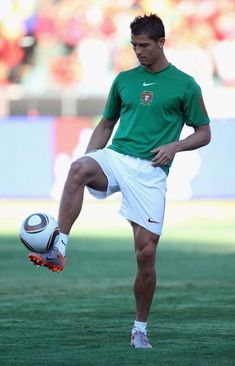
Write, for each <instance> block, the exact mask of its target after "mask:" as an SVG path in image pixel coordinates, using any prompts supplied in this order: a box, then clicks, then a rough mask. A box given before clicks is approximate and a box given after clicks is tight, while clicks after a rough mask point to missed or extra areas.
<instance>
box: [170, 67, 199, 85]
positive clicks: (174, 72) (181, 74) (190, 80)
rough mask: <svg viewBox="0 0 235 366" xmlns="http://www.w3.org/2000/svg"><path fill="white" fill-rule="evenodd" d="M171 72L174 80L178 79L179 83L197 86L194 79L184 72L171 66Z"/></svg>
mask: <svg viewBox="0 0 235 366" xmlns="http://www.w3.org/2000/svg"><path fill="white" fill-rule="evenodd" d="M171 72H172V75H174V77H175V78H177V79H179V80H180V81H181V82H184V83H185V84H188V85H197V82H196V81H195V79H194V77H193V76H192V75H189V74H187V73H186V72H185V71H183V70H181V69H178V67H176V66H175V65H171Z"/></svg>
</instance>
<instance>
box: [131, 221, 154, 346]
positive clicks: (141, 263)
mask: <svg viewBox="0 0 235 366" xmlns="http://www.w3.org/2000/svg"><path fill="white" fill-rule="evenodd" d="M132 227H133V233H134V241H135V253H136V261H137V273H136V278H135V283H134V295H135V300H136V321H135V325H134V328H133V331H132V333H133V335H132V345H133V346H135V343H136V344H137V345H136V347H138V346H139V347H138V348H151V346H150V345H149V343H148V340H147V337H145V338H144V335H145V336H146V334H147V329H146V327H147V319H148V315H149V311H150V308H151V304H152V300H153V296H154V292H155V289H156V268H155V262H156V250H157V244H158V241H159V235H157V234H154V233H151V232H149V231H148V230H146V229H145V228H143V227H142V226H140V225H138V224H136V223H132ZM142 343H143V347H141V346H142ZM145 346H146V347H145Z"/></svg>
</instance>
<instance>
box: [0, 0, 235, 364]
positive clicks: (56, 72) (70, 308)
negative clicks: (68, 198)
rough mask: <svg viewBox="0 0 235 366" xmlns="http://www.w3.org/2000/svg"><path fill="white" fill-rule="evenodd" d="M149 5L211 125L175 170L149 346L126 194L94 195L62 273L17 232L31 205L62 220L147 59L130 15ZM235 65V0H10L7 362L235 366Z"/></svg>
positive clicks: (1, 52) (2, 199) (5, 87)
mask: <svg viewBox="0 0 235 366" xmlns="http://www.w3.org/2000/svg"><path fill="white" fill-rule="evenodd" d="M145 12H146V13H150V12H157V13H158V14H159V15H160V16H161V17H162V18H163V20H164V23H165V25H166V36H167V42H166V46H165V52H166V54H167V55H168V58H169V60H170V61H171V62H172V63H174V64H175V65H176V66H178V67H179V68H181V69H182V70H184V71H185V72H188V73H190V74H191V75H193V76H194V77H195V78H196V80H197V81H198V82H199V84H200V85H201V87H202V89H203V94H204V99H205V102H206V106H207V109H208V112H209V114H210V117H211V121H212V123H211V128H212V133H213V140H212V142H211V143H210V145H208V146H207V147H205V148H202V149H200V150H199V151H192V152H187V153H182V154H180V155H178V156H177V157H176V159H175V163H174V165H173V167H172V170H171V173H170V175H169V178H168V204H167V206H166V207H167V208H166V222H165V229H164V232H163V238H162V243H161V244H163V245H161V246H160V248H159V251H158V266H159V289H158V292H157V296H158V297H159V299H160V301H159V302H157V304H155V303H154V306H153V311H152V314H151V322H150V324H151V325H150V336H151V337H152V338H151V339H153V344H154V346H155V344H157V347H156V348H155V349H153V352H150V353H148V354H146V353H143V354H142V353H139V352H137V353H135V352H134V351H133V352H130V349H129V347H127V344H128V342H129V335H128V332H127V330H128V327H129V325H130V322H131V321H132V318H133V316H134V315H133V314H132V313H131V312H132V311H134V306H133V298H132V292H131V291H130V286H131V283H132V278H133V276H134V271H135V261H134V259H133V247H132V237H131V231H130V229H129V225H128V223H127V222H126V221H125V220H123V219H122V218H120V217H119V216H118V215H116V211H117V208H118V206H119V197H118V196H116V197H114V198H113V199H109V200H107V201H104V202H96V201H94V200H93V199H91V197H90V196H89V195H88V193H87V195H86V197H85V198H86V204H85V205H84V208H83V211H82V214H81V216H80V217H79V220H78V221H79V222H78V226H77V225H75V228H74V229H75V235H72V238H71V246H70V248H69V250H68V257H67V259H68V266H66V271H64V272H63V275H62V276H60V275H59V276H57V275H55V276H53V275H52V276H50V275H48V271H44V270H42V271H41V270H40V269H39V270H38V271H37V270H36V269H35V270H34V268H33V270H32V268H31V267H30V266H29V265H28V263H27V261H26V260H25V259H26V255H27V254H26V250H25V248H23V245H21V243H20V241H19V239H18V235H17V234H18V230H19V226H20V223H21V220H22V219H23V218H24V217H25V216H26V215H28V214H29V213H31V212H35V211H44V212H48V213H50V214H52V215H53V216H54V217H57V211H58V202H59V197H60V194H61V189H62V187H63V184H64V180H65V178H66V175H67V170H68V167H69V165H70V163H71V161H72V160H73V159H74V158H75V157H79V156H80V155H81V154H83V152H84V150H85V146H86V144H87V141H88V139H89V136H90V134H91V132H92V130H93V128H94V126H95V125H96V123H97V121H98V120H99V118H100V116H101V114H102V110H103V107H104V103H105V100H106V96H107V92H108V90H109V88H110V85H111V82H112V80H113V78H114V77H115V75H116V74H117V73H118V72H119V71H121V70H124V69H127V68H129V67H134V66H135V65H136V59H135V55H134V53H133V50H132V47H131V45H130V32H129V24H130V22H131V21H132V19H133V17H134V16H135V15H138V14H143V13H145ZM234 65H235V1H234V0H198V1H196V0H155V1H154V0H115V1H108V0H90V1H89V0H5V1H4V0H2V1H1V6H0V137H1V143H0V172H1V173H0V250H1V253H0V261H1V264H0V288H1V304H2V306H1V311H0V322H1V335H2V337H1V342H0V359H1V366H4V365H6V366H10V365H16V364H17V365H34V364H40V365H42V364H44V365H48V364H50V365H68V366H73V365H76V366H78V365H82V366H88V365H89V366H91V365H102V366H106V365H107V366H110V365H112V366H116V365H120V363H121V364H122V365H124V364H125V365H126V366H131V365H133V364H146V365H149V366H153V365H154V366H155V365H156V362H157V364H158V365H160V366H161V365H181V366H189V365H190V366H211V365H213V366H221V365H223V366H227V365H228V366H230V365H234V359H235V354H234V350H235V347H234V301H235V291H234V248H235V247H234V217H235V205H234V198H235V169H234V156H235V143H234V136H235V108H234V101H235V67H234ZM187 133H189V130H188V129H185V130H184V131H183V135H186V134H187ZM76 244H77V245H76ZM48 324H50V326H48ZM71 324H72V326H71Z"/></svg>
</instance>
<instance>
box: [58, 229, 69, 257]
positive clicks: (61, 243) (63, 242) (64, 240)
mask: <svg viewBox="0 0 235 366" xmlns="http://www.w3.org/2000/svg"><path fill="white" fill-rule="evenodd" d="M68 241H69V236H68V235H66V234H63V233H60V235H59V239H58V240H57V242H56V244H55V247H56V248H57V249H58V250H59V252H60V253H61V254H62V255H63V257H65V252H66V247H67V245H68Z"/></svg>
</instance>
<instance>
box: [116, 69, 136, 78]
mask: <svg viewBox="0 0 235 366" xmlns="http://www.w3.org/2000/svg"><path fill="white" fill-rule="evenodd" d="M140 72H141V68H140V66H136V67H134V68H132V69H129V70H123V71H120V72H119V74H118V75H117V78H118V79H126V78H130V77H135V76H137V75H139V73H140Z"/></svg>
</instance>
